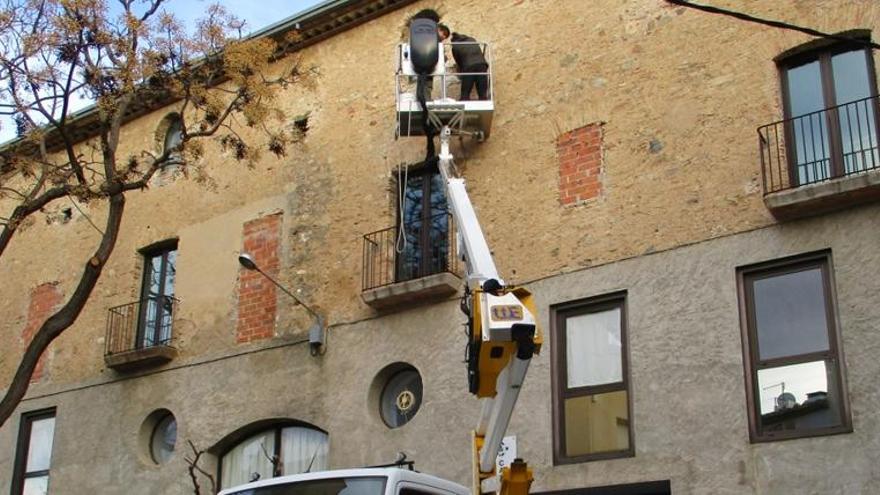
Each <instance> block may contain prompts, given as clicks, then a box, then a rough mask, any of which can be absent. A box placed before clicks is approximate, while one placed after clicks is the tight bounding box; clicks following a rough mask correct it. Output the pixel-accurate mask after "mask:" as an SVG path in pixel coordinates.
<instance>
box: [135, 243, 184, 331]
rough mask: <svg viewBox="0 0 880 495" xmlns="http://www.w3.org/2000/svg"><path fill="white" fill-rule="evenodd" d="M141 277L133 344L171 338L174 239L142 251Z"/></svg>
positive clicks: (174, 274) (175, 253)
mask: <svg viewBox="0 0 880 495" xmlns="http://www.w3.org/2000/svg"><path fill="white" fill-rule="evenodd" d="M142 254H143V256H144V279H143V285H142V288H141V299H140V319H139V324H138V338H137V347H138V348H147V347H153V346H157V345H167V344H169V343H170V342H171V324H172V319H173V317H174V315H173V314H172V311H173V309H174V279H175V278H176V276H177V240H176V239H175V240H171V241H166V242H162V243H160V244H157V245H154V246H151V247H149V248H146V249H144V250H143V251H142Z"/></svg>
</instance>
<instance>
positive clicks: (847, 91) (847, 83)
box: [831, 50, 880, 173]
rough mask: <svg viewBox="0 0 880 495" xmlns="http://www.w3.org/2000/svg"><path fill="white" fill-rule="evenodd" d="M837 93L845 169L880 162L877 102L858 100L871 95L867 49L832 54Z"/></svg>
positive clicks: (868, 165)
mask: <svg viewBox="0 0 880 495" xmlns="http://www.w3.org/2000/svg"><path fill="white" fill-rule="evenodd" d="M831 66H832V72H833V74H834V93H835V98H836V100H837V103H838V105H843V106H841V107H840V108H839V109H838V116H837V118H838V121H839V123H840V134H841V136H840V139H841V146H842V147H843V165H844V172H845V173H852V172H857V171H860V170H866V169H870V168H874V167H876V166H877V165H880V157H878V154H877V153H878V149H877V128H876V124H875V122H876V121H875V120H874V102H872V101H856V100H861V99H864V98H867V97H869V96H871V86H870V82H869V81H870V75H869V71H868V64H867V58H866V55H865V51H864V50H857V51H852V52H846V53H841V54H838V55H835V56H833V57H831Z"/></svg>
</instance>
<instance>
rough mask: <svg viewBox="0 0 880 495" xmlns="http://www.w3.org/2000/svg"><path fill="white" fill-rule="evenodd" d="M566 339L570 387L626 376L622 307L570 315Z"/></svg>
mask: <svg viewBox="0 0 880 495" xmlns="http://www.w3.org/2000/svg"><path fill="white" fill-rule="evenodd" d="M565 339H566V346H567V349H566V356H565V360H566V369H567V371H568V384H567V385H568V388H573V387H588V386H593V385H602V384H606V383H616V382H620V381H622V380H623V363H622V361H621V357H622V353H621V341H620V308H614V309H609V310H607V311H600V312H597V313H588V314H583V315H577V316H572V317H569V318H568V319H567V320H566V321H565Z"/></svg>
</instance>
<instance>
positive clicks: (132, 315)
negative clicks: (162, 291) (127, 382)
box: [104, 296, 178, 356]
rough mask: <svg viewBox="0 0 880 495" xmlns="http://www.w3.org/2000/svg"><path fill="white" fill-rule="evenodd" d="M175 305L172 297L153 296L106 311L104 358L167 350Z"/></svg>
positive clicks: (169, 344)
mask: <svg viewBox="0 0 880 495" xmlns="http://www.w3.org/2000/svg"><path fill="white" fill-rule="evenodd" d="M177 304H178V301H177V299H175V298H174V297H171V296H154V297H148V298H146V299H143V300H141V301H135V302H133V303H128V304H123V305H121V306H116V307H114V308H110V310H109V314H108V315H107V336H106V340H105V351H104V354H105V355H106V356H110V355H113V354H119V353H123V352H129V351H134V350H138V349H148V348H151V347H157V346H171V343H172V338H173V334H172V331H171V330H172V323H173V321H174V315H175V313H176V312H177Z"/></svg>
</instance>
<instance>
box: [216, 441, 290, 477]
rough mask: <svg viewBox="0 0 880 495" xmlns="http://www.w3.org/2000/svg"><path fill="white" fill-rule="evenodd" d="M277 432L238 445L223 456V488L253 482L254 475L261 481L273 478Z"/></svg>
mask: <svg viewBox="0 0 880 495" xmlns="http://www.w3.org/2000/svg"><path fill="white" fill-rule="evenodd" d="M275 431H277V430H269V431H267V432H264V433H260V434H257V435H254V436H252V437H250V438H248V439H247V440H245V441H244V442H241V443H240V444H238V445H236V446H235V448H233V449H232V450H230V451H229V452H228V453H227V454H226V455H224V456H223V459H222V461H221V471H222V474H223V477H222V479H221V481H220V483H221V486H223V487H224V488H229V487H231V486H236V485H240V484H242V483H247V482H249V481H251V479H252V478H253V475H254V473H258V474H259V475H260V479H268V478H271V477H272V461H271V457H272V455H273V454H274V452H275Z"/></svg>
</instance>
